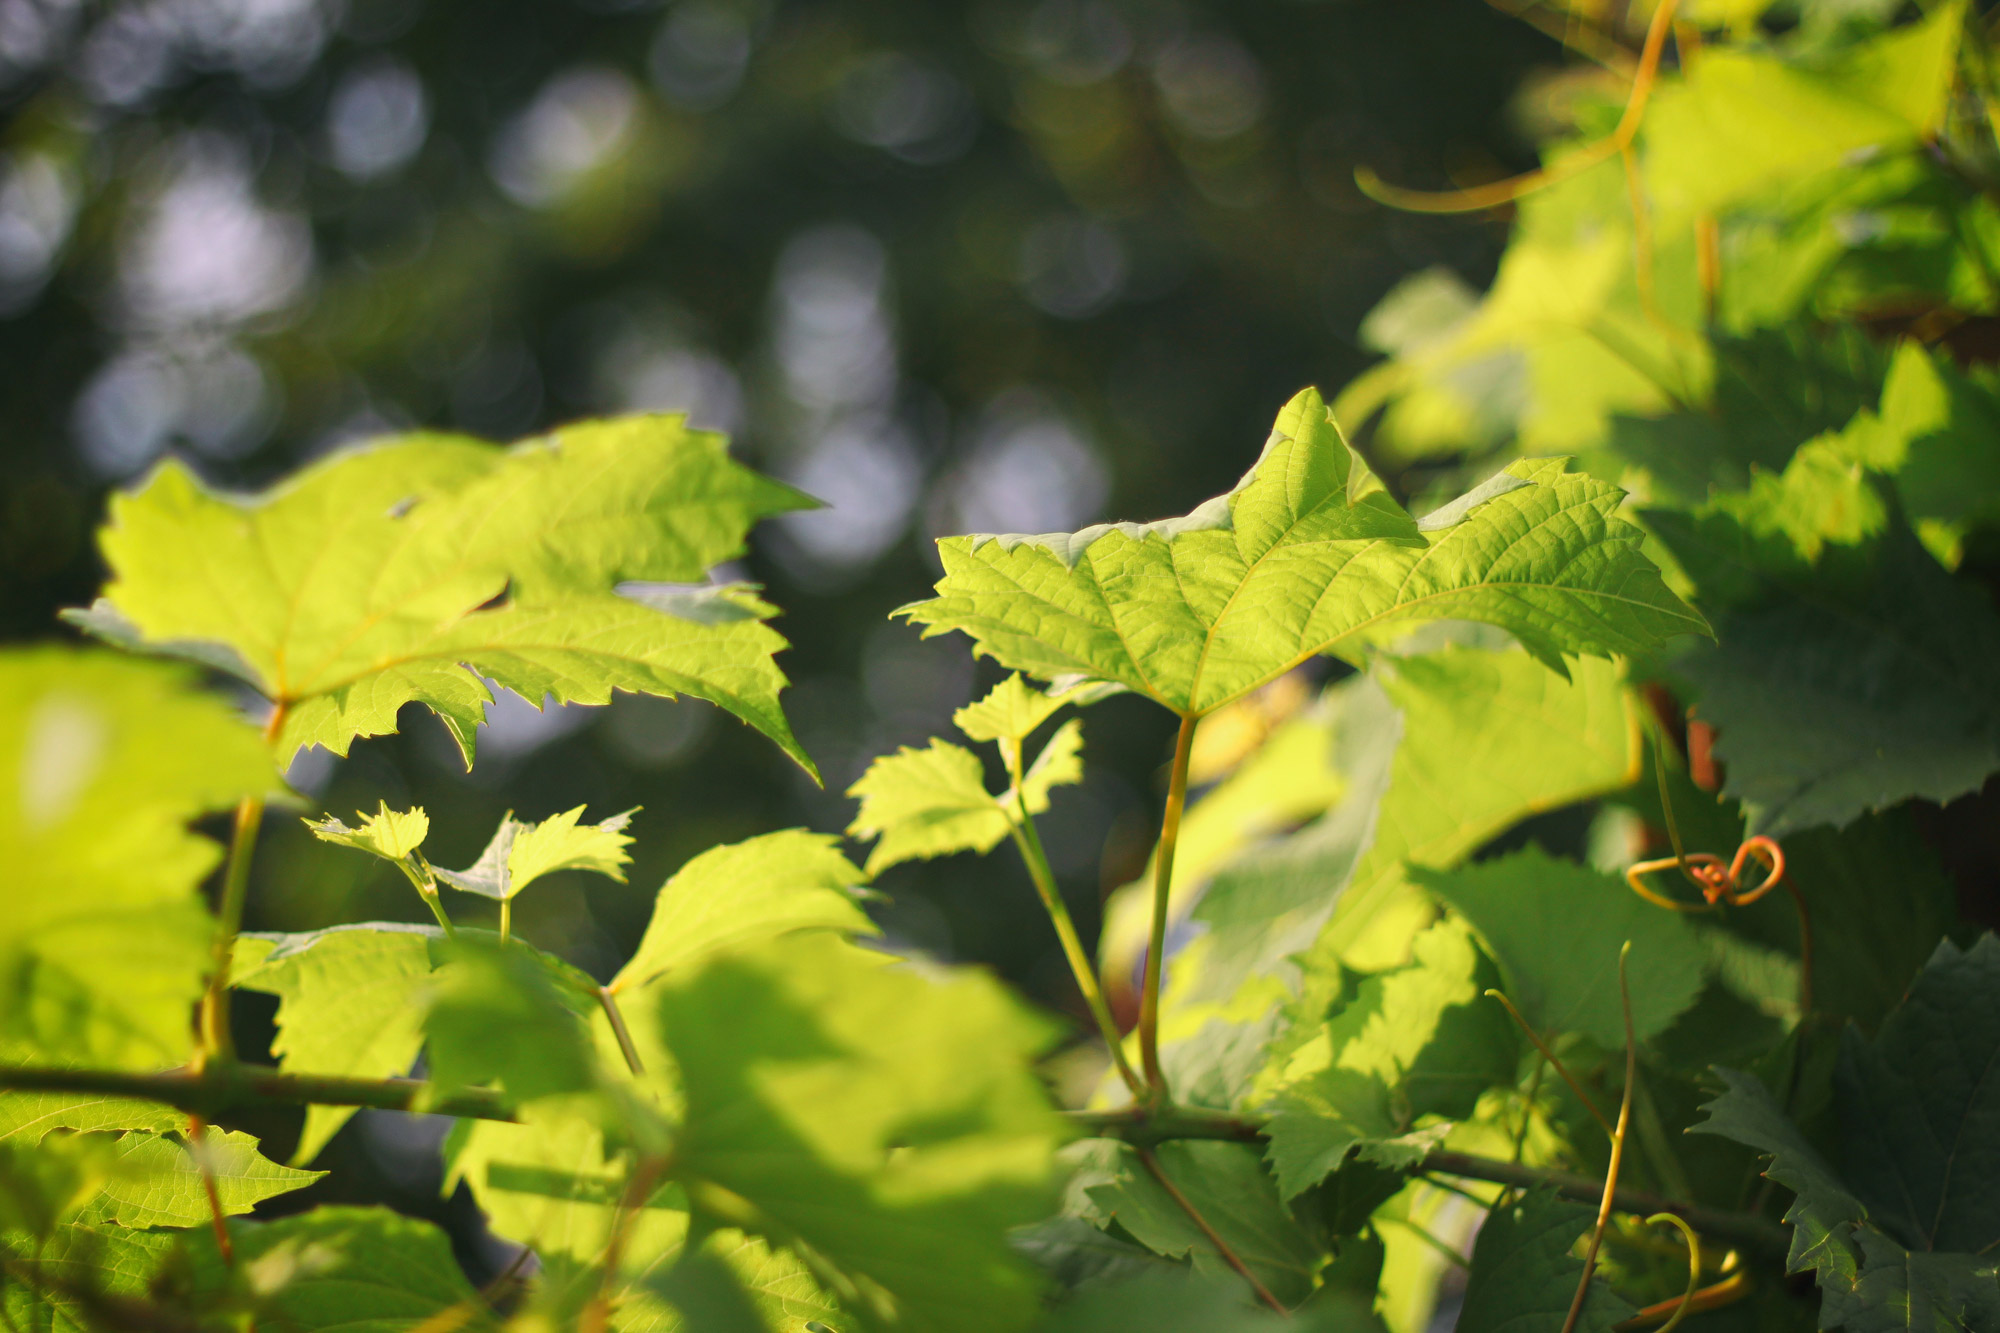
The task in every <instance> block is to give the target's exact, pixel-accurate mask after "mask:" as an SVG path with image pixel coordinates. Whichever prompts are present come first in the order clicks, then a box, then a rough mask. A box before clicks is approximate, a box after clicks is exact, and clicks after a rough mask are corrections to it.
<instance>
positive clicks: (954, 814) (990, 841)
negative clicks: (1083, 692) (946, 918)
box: [847, 718, 1083, 875]
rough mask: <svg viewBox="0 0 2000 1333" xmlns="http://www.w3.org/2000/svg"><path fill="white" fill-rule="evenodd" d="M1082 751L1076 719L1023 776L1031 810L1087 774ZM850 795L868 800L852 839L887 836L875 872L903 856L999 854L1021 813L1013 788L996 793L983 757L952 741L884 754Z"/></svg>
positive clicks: (872, 864) (873, 858) (878, 848)
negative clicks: (996, 849) (989, 783)
mask: <svg viewBox="0 0 2000 1333" xmlns="http://www.w3.org/2000/svg"><path fill="white" fill-rule="evenodd" d="M1082 750H1083V724H1082V723H1081V722H1079V721H1078V720H1076V719H1075V718H1071V719H1070V720H1069V721H1067V722H1065V723H1063V724H1062V726H1060V727H1058V728H1057V729H1056V733H1055V735H1053V736H1051V737H1049V742H1048V744H1047V745H1045V746H1043V747H1042V752H1041V753H1040V754H1039V755H1037V756H1036V757H1035V762H1034V764H1033V765H1032V766H1030V768H1029V769H1028V771H1027V773H1026V774H1024V775H1023V776H1022V779H1021V797H1022V799H1023V800H1024V801H1025V802H1026V804H1027V807H1028V813H1029V814H1031V815H1034V814H1040V813H1041V812H1042V811H1044V810H1046V809H1048V808H1049V791H1050V789H1051V788H1054V787H1057V786H1061V785H1066V784H1069V783H1074V782H1079V781H1081V780H1082V779H1083V760H1082V758H1081V755H1082ZM847 794H848V795H849V796H855V797H859V798H860V800H861V809H860V811H859V813H857V814H856V815H855V816H854V822H853V823H851V824H849V825H848V826H847V833H848V836H849V837H854V838H880V841H879V842H877V843H876V844H875V850H874V851H872V852H870V853H869V855H868V873H869V874H870V875H876V874H879V873H881V872H882V871H884V870H886V869H888V868H889V867H890V866H892V865H895V864H897V863H898V862H901V861H910V860H916V859H919V858H928V857H933V856H948V855H950V854H951V853H953V852H964V851H973V852H981V853H984V852H989V851H992V850H993V848H994V846H995V845H996V844H998V843H999V841H1000V840H1001V839H1002V838H1004V837H1006V836H1007V834H1008V830H1009V829H1011V828H1013V826H1014V819H1015V817H1016V816H1015V813H1014V802H1015V797H1014V793H1013V791H1012V789H1011V788H1010V789H1009V790H1008V791H1005V792H1003V793H1001V794H1000V795H998V796H995V795H992V794H991V793H989V792H988V791H987V790H986V769H985V766H984V765H982V764H981V763H980V761H979V756H978V755H975V754H974V753H972V751H970V750H968V749H965V748H964V747H963V746H959V745H953V744H952V743H951V742H950V741H942V740H933V741H932V742H931V743H930V744H929V745H928V746H926V747H924V748H923V749H921V750H914V749H911V748H910V747H909V746H907V745H906V746H904V747H903V748H901V749H899V750H897V751H896V753H895V754H892V755H883V756H881V757H880V758H878V759H877V760H875V762H874V763H872V764H870V765H869V766H868V771H867V772H866V773H863V774H862V775H861V777H860V778H859V779H858V780H857V781H856V782H855V784H854V785H853V786H852V787H849V788H848V789H847Z"/></svg>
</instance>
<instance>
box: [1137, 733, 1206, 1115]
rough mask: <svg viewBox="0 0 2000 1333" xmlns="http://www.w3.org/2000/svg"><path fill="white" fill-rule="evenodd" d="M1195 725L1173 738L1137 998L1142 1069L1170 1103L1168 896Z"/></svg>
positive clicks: (1158, 1093) (1157, 1092)
mask: <svg viewBox="0 0 2000 1333" xmlns="http://www.w3.org/2000/svg"><path fill="white" fill-rule="evenodd" d="M1195 721H1196V719H1194V718H1192V717H1184V718H1182V719H1181V729H1180V734H1179V735H1178V736H1176V737H1175V738H1174V766H1173V769H1172V771H1171V773H1170V775H1169V777H1168V779H1167V809H1166V813H1165V814H1164V815H1163V816H1161V819H1160V844H1159V848H1158V849H1157V850H1156V851H1155V852H1154V853H1153V928H1152V932H1151V933H1150V934H1149V935H1148V936H1147V940H1146V980H1145V986H1144V988H1143V989H1142V990H1141V991H1140V993H1139V1063H1140V1064H1141V1065H1142V1066H1144V1068H1145V1071H1146V1082H1147V1084H1148V1086H1149V1087H1151V1089H1152V1094H1153V1096H1154V1098H1156V1099H1157V1100H1159V1101H1165V1100H1167V1098H1168V1096H1169V1093H1168V1091H1167V1077H1166V1074H1165V1073H1164V1072H1162V1070H1161V1069H1160V974H1161V970H1162V968H1163V966H1164V963H1165V957H1166V952H1167V915H1168V908H1169V905H1170V904H1169V895H1170V893H1171V892H1172V889H1173V883H1174V848H1175V846H1176V845H1177V844H1179V842H1180V838H1181V811H1182V810H1183V809H1184V808H1185V807H1186V805H1187V775H1188V757H1189V756H1190V755H1191V754H1192V753H1193V751H1194V727H1195Z"/></svg>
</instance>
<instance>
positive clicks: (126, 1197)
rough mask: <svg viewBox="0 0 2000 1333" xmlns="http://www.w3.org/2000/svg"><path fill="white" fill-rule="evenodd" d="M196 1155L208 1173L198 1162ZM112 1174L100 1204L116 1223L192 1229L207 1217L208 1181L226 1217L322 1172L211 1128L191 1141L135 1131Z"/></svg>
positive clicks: (123, 1142)
mask: <svg viewBox="0 0 2000 1333" xmlns="http://www.w3.org/2000/svg"><path fill="white" fill-rule="evenodd" d="M196 1154H200V1155H201V1157H202V1158H203V1159H204V1160H205V1163H206V1166H207V1172H206V1175H204V1172H203V1170H202V1167H201V1166H200V1165H198V1164H197V1162H196ZM117 1168H118V1169H117V1171H116V1172H115V1174H114V1175H113V1176H112V1178H111V1179H110V1180H109V1181H107V1182H106V1184H105V1186H104V1195H103V1199H102V1201H101V1203H100V1204H99V1205H98V1206H99V1207H101V1208H102V1209H103V1211H104V1213H105V1215H106V1216H108V1217H109V1219H110V1220H111V1221H112V1222H115V1223H116V1224H117V1225H119V1226H121V1227H194V1226H201V1225H203V1224H204V1223H206V1222H208V1221H209V1220H210V1217H211V1216H212V1214H211V1213H210V1210H209V1202H208V1193H207V1187H206V1181H207V1180H211V1179H212V1180H213V1181H214V1182H215V1197H216V1199H217V1201H218V1203H219V1206H220V1207H221V1209H222V1211H223V1212H224V1213H226V1214H231V1215H234V1214H237V1213H247V1212H249V1211H250V1210H251V1209H252V1208H255V1207H256V1206H257V1205H258V1204H259V1203H262V1202H263V1201H264V1200H265V1199H270V1198H275V1197H276V1196H278V1195H280V1194H289V1193H290V1192H291V1191H293V1190H297V1189H304V1188H305V1187H306V1186H307V1185H310V1184H312V1183H313V1182H314V1181H315V1180H318V1179H319V1178H320V1177H322V1176H324V1175H325V1174H326V1172H324V1171H299V1170H296V1169H294V1168H292V1167H289V1166H281V1165H279V1164H278V1163H276V1162H274V1161H272V1160H270V1159H269V1158H267V1157H265V1156H264V1155H263V1154H262V1153H260V1152H258V1151H257V1140H256V1139H254V1138H252V1137H251V1136H250V1135H248V1134H245V1133H243V1132H241V1131H240V1130H234V1129H228V1130H224V1129H216V1128H214V1127H213V1126H210V1127H209V1128H208V1129H207V1130H205V1131H204V1132H203V1134H202V1137H201V1141H200V1142H199V1143H195V1142H192V1141H188V1140H184V1139H182V1138H180V1137H179V1136H173V1137H168V1136H166V1135H162V1134H148V1133H143V1132H136V1131H135V1132H132V1133H128V1134H126V1135H124V1136H123V1137H121V1138H120V1139H119V1140H118V1150H117Z"/></svg>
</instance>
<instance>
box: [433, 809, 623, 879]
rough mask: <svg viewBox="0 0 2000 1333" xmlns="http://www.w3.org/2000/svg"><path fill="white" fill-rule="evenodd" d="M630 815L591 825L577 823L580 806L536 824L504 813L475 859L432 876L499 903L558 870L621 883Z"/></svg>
mask: <svg viewBox="0 0 2000 1333" xmlns="http://www.w3.org/2000/svg"><path fill="white" fill-rule="evenodd" d="M632 814H633V812H632V811H630V810H627V811H625V812H624V813H623V814H617V815H612V816H611V817H610V818H609V819H603V820H599V821H598V822H597V823H595V824H579V823H578V822H577V821H578V820H579V819H581V818H582V817H583V807H582V806H580V805H579V806H578V807H576V809H574V810H568V811H565V812H564V813H562V814H559V815H552V816H550V817H549V818H548V819H545V820H543V821H542V822H541V823H539V824H528V823H523V822H522V821H520V820H518V819H515V818H514V817H513V816H512V815H509V816H508V817H507V818H505V819H502V820H501V821H500V827H499V828H498V829H496V830H494V833H493V840H492V841H491V842H489V843H487V844H486V850H485V851H483V852H481V853H480V854H479V859H478V860H477V861H475V862H473V863H472V864H471V865H470V866H468V867H467V868H465V869H464V870H438V871H437V872H436V873H437V877H438V878H439V879H440V880H442V881H443V882H444V883H446V884H449V885H451V886H452V887H453V888H454V889H463V890H465V891H466V892H467V893H477V894H480V895H481V896H483V897H487V898H499V899H503V900H504V899H508V898H512V897H513V896H514V895H515V894H517V893H519V892H520V891H521V890H522V889H525V888H527V887H528V885H530V884H532V883H533V882H534V881H536V880H537V879H540V878H541V877H542V876H543V875H549V874H553V873H555V872H556V871H558V870H591V871H595V872H596V873H598V874H600V875H608V876H609V877H610V878H612V879H615V880H617V881H618V882H619V883H620V884H623V883H624V882H625V866H626V863H627V862H629V861H630V860H631V859H632V858H631V856H630V854H629V853H627V852H626V850H625V849H626V848H627V847H629V846H631V844H632V836H631V835H630V834H629V833H627V832H625V826H626V825H627V824H628V823H630V822H631V819H632Z"/></svg>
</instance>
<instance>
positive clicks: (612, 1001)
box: [502, 899, 646, 1074]
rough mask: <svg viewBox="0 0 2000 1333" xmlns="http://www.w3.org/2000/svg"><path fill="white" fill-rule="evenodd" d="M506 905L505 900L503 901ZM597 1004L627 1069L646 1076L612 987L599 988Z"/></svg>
mask: <svg viewBox="0 0 2000 1333" xmlns="http://www.w3.org/2000/svg"><path fill="white" fill-rule="evenodd" d="M502 903H503V904H504V903H505V899H502ZM597 1002H598V1004H600V1005H602V1006H603V1008H604V1017H605V1018H606V1019H607V1020H608V1021H609V1022H610V1024H611V1035H612V1036H614V1037H616V1038H618V1053H619V1054H620V1055H622V1056H624V1057H625V1067H626V1068H627V1069H629V1070H631V1071H632V1072H633V1073H634V1074H644V1073H645V1072H646V1066H645V1065H643V1064H641V1063H640V1061H639V1048H638V1047H637V1046H634V1045H633V1044H632V1033H631V1032H630V1030H628V1029H627V1028H626V1026H625V1015H624V1014H622V1013H620V1012H619V1010H618V997H617V995H615V994H613V993H612V990H611V987H609V986H599V987H598V988H597Z"/></svg>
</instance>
